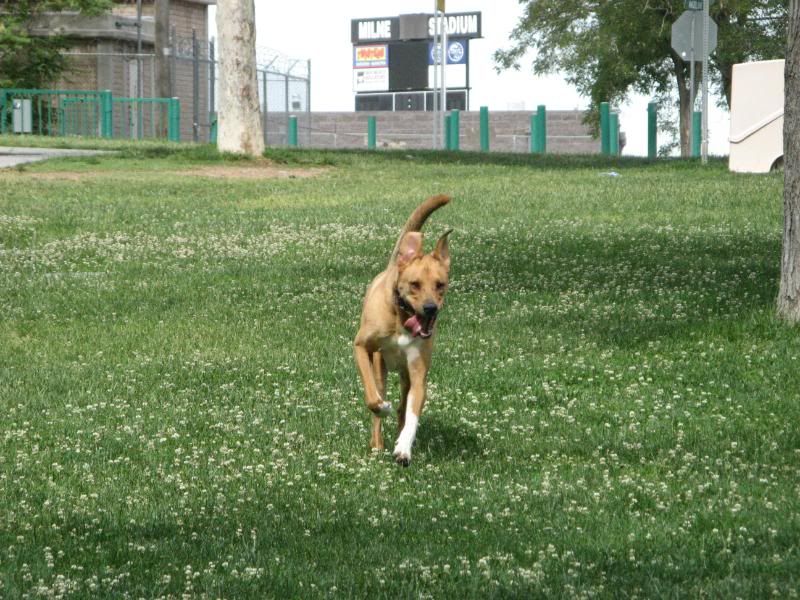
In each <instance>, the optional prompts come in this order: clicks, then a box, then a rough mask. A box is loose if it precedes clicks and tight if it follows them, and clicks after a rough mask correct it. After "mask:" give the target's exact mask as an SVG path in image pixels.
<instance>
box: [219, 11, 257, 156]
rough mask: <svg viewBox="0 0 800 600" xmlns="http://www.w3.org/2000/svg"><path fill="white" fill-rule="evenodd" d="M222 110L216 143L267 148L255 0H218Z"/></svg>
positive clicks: (245, 150)
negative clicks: (264, 136)
mask: <svg viewBox="0 0 800 600" xmlns="http://www.w3.org/2000/svg"><path fill="white" fill-rule="evenodd" d="M217 35H218V38H219V109H218V111H219V113H218V116H217V122H218V131H217V146H218V148H219V149H220V151H222V152H235V153H237V154H249V155H251V156H260V155H261V154H262V153H263V152H264V138H263V137H262V129H261V112H260V108H259V100H258V81H257V74H256V23H255V5H254V2H253V0H219V1H218V2H217Z"/></svg>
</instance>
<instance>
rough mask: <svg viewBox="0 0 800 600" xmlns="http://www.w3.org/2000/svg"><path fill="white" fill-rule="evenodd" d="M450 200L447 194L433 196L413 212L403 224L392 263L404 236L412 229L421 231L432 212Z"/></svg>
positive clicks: (390, 259)
mask: <svg viewBox="0 0 800 600" xmlns="http://www.w3.org/2000/svg"><path fill="white" fill-rule="evenodd" d="M448 202H450V196H448V195H447V194H438V195H436V196H431V197H430V198H428V199H427V200H425V202H423V203H422V204H420V205H419V206H418V207H417V208H416V210H414V212H413V213H411V216H410V217H408V221H406V224H405V225H404V226H403V230H402V231H401V232H400V237H398V238H397V243H396V244H395V245H394V250H392V256H391V258H389V264H390V265H391V264H392V263H394V261H395V260H397V254H398V252H400V242H402V241H403V237H404V236H405V235H406V234H407V233H408V232H410V231H421V230H422V226H423V225H424V224H425V221H427V220H428V217H429V216H430V215H431V213H432V212H433V211H435V210H436V209H437V208H441V207H442V206H444V205H445V204H447V203H448Z"/></svg>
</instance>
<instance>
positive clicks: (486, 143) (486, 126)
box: [481, 106, 489, 152]
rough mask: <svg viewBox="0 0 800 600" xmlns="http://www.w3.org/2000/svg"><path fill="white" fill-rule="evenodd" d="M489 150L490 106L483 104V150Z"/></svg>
mask: <svg viewBox="0 0 800 600" xmlns="http://www.w3.org/2000/svg"><path fill="white" fill-rule="evenodd" d="M488 151H489V107H488V106H481V152H488Z"/></svg>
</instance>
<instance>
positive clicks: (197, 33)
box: [31, 0, 216, 141]
mask: <svg viewBox="0 0 800 600" xmlns="http://www.w3.org/2000/svg"><path fill="white" fill-rule="evenodd" d="M213 4H216V0H171V2H170V28H171V36H170V38H171V43H170V45H171V46H172V48H173V53H172V60H171V71H172V72H171V89H172V94H171V95H172V96H173V97H177V98H179V99H180V105H181V139H182V140H192V139H199V140H201V141H202V140H205V139H207V136H208V125H209V108H210V101H209V100H210V93H211V92H210V76H209V43H208V41H209V40H208V7H209V5H213ZM154 12H155V4H154V0H142V22H141V47H142V50H141V54H137V1H136V0H114V7H113V8H112V10H111V12H110V13H108V14H104V15H99V16H91V17H89V16H84V15H81V14H78V13H69V12H61V13H46V14H44V15H41V16H39V17H37V18H36V20H35V21H34V22H33V23H32V27H31V31H32V33H33V34H34V35H40V36H48V35H54V34H57V35H63V36H65V37H66V38H67V39H68V40H69V42H70V46H69V49H68V50H67V52H66V53H67V54H68V55H69V57H70V61H69V67H68V69H67V70H66V71H65V72H64V74H63V75H62V77H61V80H60V81H57V82H53V85H52V87H53V88H56V89H69V90H111V92H112V94H113V95H114V96H115V97H137V96H139V93H138V92H139V86H141V97H145V98H149V97H152V96H153V95H154V93H153V90H154V89H155V70H154V46H155V44H154V32H155V27H154ZM138 73H141V76H140V77H139V76H138ZM146 118H147V117H143V120H144V119H146ZM121 119H125V116H124V115H121V114H119V115H118V114H115V130H117V129H118V128H121V127H122V126H123V124H122V123H121V122H120V120H121Z"/></svg>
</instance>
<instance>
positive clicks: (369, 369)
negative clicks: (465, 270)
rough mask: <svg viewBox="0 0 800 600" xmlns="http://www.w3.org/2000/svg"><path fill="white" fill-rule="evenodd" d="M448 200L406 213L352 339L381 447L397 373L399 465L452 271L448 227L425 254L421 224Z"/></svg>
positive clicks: (421, 400) (406, 458) (421, 397)
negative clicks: (390, 375)
mask: <svg viewBox="0 0 800 600" xmlns="http://www.w3.org/2000/svg"><path fill="white" fill-rule="evenodd" d="M448 202H450V197H449V196H444V195H439V196H433V197H431V198H428V199H427V200H425V202H423V203H422V204H421V205H420V206H419V207H418V208H417V209H416V210H415V211H414V212H413V213H412V214H411V216H410V217H409V218H408V221H407V222H406V224H405V227H403V231H402V232H401V233H400V237H399V238H398V240H397V243H396V244H395V247H394V251H393V252H392V256H391V258H390V259H389V265H388V266H387V267H386V270H385V271H383V272H382V273H380V274H379V275H378V276H377V277H375V279H373V280H372V283H371V284H370V286H369V288H368V289H367V294H366V296H365V298H364V308H363V311H362V313H361V327H360V328H359V330H358V334H357V335H356V339H355V343H354V349H353V354H354V356H355V359H356V365H357V366H358V372H359V374H360V375H361V381H362V383H363V384H364V394H365V398H366V402H367V408H369V409H370V410H371V411H372V413H373V416H372V437H371V439H370V446H371V447H372V448H377V449H383V435H382V433H381V418H383V417H385V416H387V415H389V414H390V413H391V411H392V405H391V404H390V403H389V402H387V401H386V399H385V397H384V393H385V390H386V372H387V370H388V369H391V370H392V371H396V372H398V373H399V374H400V406H399V407H398V411H397V414H398V424H399V428H400V435H399V437H398V438H397V444H396V446H395V449H394V457H395V460H396V461H397V462H398V463H399V464H401V465H403V466H408V464H409V463H410V462H411V446H412V445H413V444H414V439H415V437H416V435H417V424H418V421H419V416H420V415H421V414H422V407H423V406H424V404H425V388H426V384H427V379H428V370H429V369H430V367H431V350H432V349H433V331H434V326H435V324H436V316H437V315H438V313H439V310H440V309H441V308H442V304H443V302H444V294H445V292H446V291H447V283H448V274H449V271H450V251H449V249H448V245H447V236H448V235H449V233H450V232H449V231H448V232H447V233H445V234H444V235H443V236H442V237H441V238H439V241H438V242H437V243H436V248H435V250H434V251H433V252H432V253H430V254H423V253H422V234H421V233H420V229H422V225H423V224H424V223H425V220H426V219H427V218H428V216H429V215H430V214H431V213H432V212H433V211H435V210H436V209H437V208H439V207H441V206H444V205H445V204H447V203H448Z"/></svg>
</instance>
